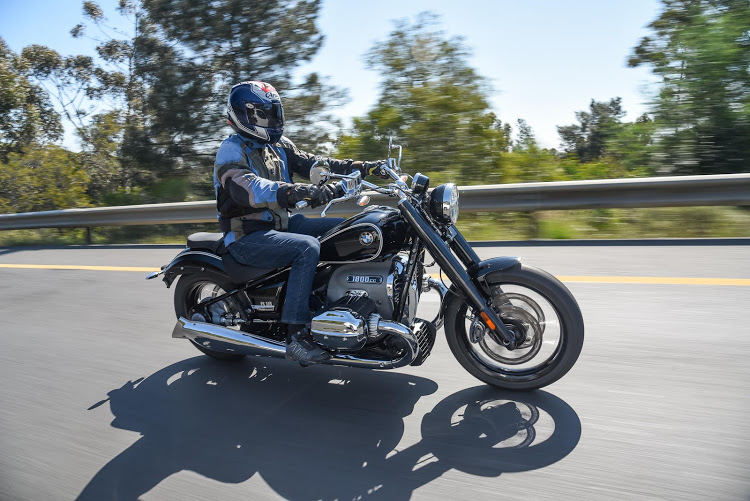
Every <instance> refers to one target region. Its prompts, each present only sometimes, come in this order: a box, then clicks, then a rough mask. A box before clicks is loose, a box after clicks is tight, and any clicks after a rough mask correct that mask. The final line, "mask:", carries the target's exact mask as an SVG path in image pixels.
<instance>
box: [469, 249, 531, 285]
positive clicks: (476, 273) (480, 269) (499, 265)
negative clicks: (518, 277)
mask: <svg viewBox="0 0 750 501" xmlns="http://www.w3.org/2000/svg"><path fill="white" fill-rule="evenodd" d="M520 267H521V258H520V257H505V256H504V257H493V258H490V259H487V260H485V261H482V262H480V263H479V264H478V265H477V266H475V267H474V268H473V269H472V270H469V274H470V275H471V276H472V278H473V279H474V281H475V282H476V283H477V284H478V285H479V286H480V287H481V289H482V292H484V293H485V294H490V288H489V285H487V279H488V278H491V277H493V276H495V275H497V274H499V273H502V272H504V271H515V270H517V269H519V268H520Z"/></svg>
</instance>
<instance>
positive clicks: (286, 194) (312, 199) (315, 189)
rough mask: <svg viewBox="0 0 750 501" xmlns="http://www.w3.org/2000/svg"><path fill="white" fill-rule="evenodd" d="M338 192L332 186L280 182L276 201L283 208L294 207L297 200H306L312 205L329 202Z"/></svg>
mask: <svg viewBox="0 0 750 501" xmlns="http://www.w3.org/2000/svg"><path fill="white" fill-rule="evenodd" d="M336 196H337V195H336V192H335V191H334V189H333V188H331V187H330V186H327V185H324V186H315V185H313V184H301V183H295V184H288V183H283V184H280V186H279V189H278V191H277V192H276V202H277V203H278V204H279V205H280V206H281V207H283V208H285V209H289V208H292V207H294V205H295V204H296V203H297V202H301V201H303V200H304V201H305V202H307V204H308V205H309V206H310V207H312V208H315V207H318V206H320V205H324V204H327V203H328V202H330V201H331V200H332V199H334V198H336Z"/></svg>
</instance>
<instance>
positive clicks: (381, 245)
mask: <svg viewBox="0 0 750 501" xmlns="http://www.w3.org/2000/svg"><path fill="white" fill-rule="evenodd" d="M360 226H371V227H372V228H375V231H377V232H378V241H379V242H380V246H379V247H378V251H377V252H376V253H375V254H374V255H373V256H372V257H370V258H367V259H360V260H359V261H320V262H321V263H323V264H337V263H346V264H354V263H367V262H369V261H374V260H375V259H377V258H378V257H379V256H380V253H381V252H383V232H382V231H380V228H378V227H377V226H375V225H374V224H372V223H358V224H355V225H352V226H349V227H348V228H343V229H341V230H339V231H337V232H336V233H332V234H331V235H328V236H326V237H325V238H324V239H322V240H321V241H320V243H321V245H322V244H323V242H326V241H328V240H330V239H332V238H333V237H335V236H336V235H340V234H341V233H344V232H345V231H349V230H351V229H353V228H358V227H360Z"/></svg>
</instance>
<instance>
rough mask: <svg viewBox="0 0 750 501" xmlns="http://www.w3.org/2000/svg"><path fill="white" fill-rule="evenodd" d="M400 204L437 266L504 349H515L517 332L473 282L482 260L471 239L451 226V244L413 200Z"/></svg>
mask: <svg viewBox="0 0 750 501" xmlns="http://www.w3.org/2000/svg"><path fill="white" fill-rule="evenodd" d="M398 207H399V210H400V211H401V214H402V215H403V216H404V219H406V221H407V222H409V223H410V225H411V227H412V228H413V229H414V231H415V232H416V233H417V236H419V238H420V240H422V242H423V243H424V245H425V247H426V248H427V250H428V251H430V255H431V256H432V257H433V259H435V261H436V262H437V264H438V266H440V268H441V269H442V270H443V271H444V272H445V274H446V275H448V278H449V279H450V280H451V282H453V284H454V285H455V286H456V287H457V288H458V289H459V290H460V291H461V292H463V294H464V296H466V301H467V302H468V303H469V305H470V306H471V307H472V308H474V310H475V311H476V312H477V313H478V316H479V318H480V319H481V320H482V323H483V324H484V325H485V326H486V327H487V328H488V329H490V331H492V332H494V333H495V334H496V335H497V338H498V339H499V340H500V341H501V342H502V344H503V346H504V347H505V348H507V349H508V350H513V349H515V348H516V346H517V340H516V337H515V335H514V334H513V333H512V332H509V331H508V329H506V327H505V324H503V322H502V320H500V318H499V317H498V316H497V314H496V313H495V311H494V310H493V309H492V307H491V306H490V303H489V301H488V300H487V299H486V298H485V297H484V296H483V295H482V294H481V293H480V291H479V289H478V288H477V285H478V284H475V283H474V280H473V279H472V277H471V276H470V275H469V272H468V271H467V270H469V271H475V268H476V266H477V265H478V264H479V262H480V259H479V256H477V254H476V252H474V249H472V248H471V246H470V245H469V242H467V241H466V239H465V238H464V237H463V235H461V233H459V232H458V230H456V228H455V227H453V226H451V227H450V229H449V239H450V243H451V246H450V247H449V246H448V245H447V244H446V243H445V242H444V241H443V239H442V238H441V237H440V235H439V234H438V233H437V232H436V231H435V230H434V229H433V228H432V226H431V225H430V224H428V223H427V221H424V218H423V217H422V216H421V215H420V214H419V211H418V210H417V209H416V208H415V207H414V206H413V205H412V204H411V202H409V201H408V200H401V201H400V202H399V205H398ZM454 251H455V255H454ZM456 256H458V258H457V257H456ZM459 259H460V261H459ZM462 264H463V266H462Z"/></svg>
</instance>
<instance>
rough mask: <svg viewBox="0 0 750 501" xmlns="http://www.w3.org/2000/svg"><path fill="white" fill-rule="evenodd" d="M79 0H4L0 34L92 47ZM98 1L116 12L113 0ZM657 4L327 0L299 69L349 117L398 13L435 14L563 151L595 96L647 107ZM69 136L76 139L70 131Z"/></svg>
mask: <svg viewBox="0 0 750 501" xmlns="http://www.w3.org/2000/svg"><path fill="white" fill-rule="evenodd" d="M248 1H252V0H248ZM82 3H83V2H82V1H80V0H26V1H22V0H0V36H2V37H3V38H4V39H5V41H6V43H8V45H9V46H10V47H11V49H13V50H15V51H20V50H21V49H22V48H23V47H25V46H26V45H30V44H32V43H38V44H43V45H49V46H50V47H52V48H54V49H56V50H57V51H58V52H61V53H63V54H73V53H93V49H92V44H91V43H90V42H88V41H86V40H74V39H72V38H71V37H70V35H69V32H70V29H71V28H72V27H73V26H75V25H76V24H77V23H79V22H81V20H82V14H81V5H82ZM99 3H100V5H101V6H102V8H103V9H104V11H105V13H107V14H109V15H110V17H111V18H113V19H116V18H117V15H116V13H115V10H114V7H115V5H116V4H117V1H116V0H101V1H100V2H99ZM660 6H661V3H660V2H659V1H658V0H567V1H564V2H563V1H559V0H473V1H472V2H467V3H463V2H456V1H444V0H378V1H371V0H323V6H322V9H321V12H320V16H319V18H318V27H319V29H320V31H321V32H322V33H323V34H325V37H326V38H325V41H324V44H323V46H322V48H321V50H320V51H319V52H318V54H317V55H316V56H315V58H314V59H313V60H312V61H311V62H310V63H308V64H305V65H304V66H302V67H301V68H300V69H299V74H300V75H301V74H304V73H307V72H310V71H316V72H318V73H320V74H321V75H324V76H327V77H329V78H330V80H331V81H332V82H334V84H335V85H336V86H338V87H343V88H346V89H348V91H349V96H350V102H349V103H348V104H347V105H346V106H344V107H342V108H340V109H338V110H337V114H338V115H339V116H340V117H341V118H343V119H344V122H345V123H346V124H350V123H351V118H352V117H355V116H363V115H365V114H366V113H367V111H369V110H370V109H371V107H372V106H373V105H374V104H375V102H376V101H377V98H378V94H379V91H378V84H379V82H380V80H381V76H380V75H378V74H377V73H376V72H373V71H370V70H368V69H367V68H366V65H365V62H364V55H365V53H366V52H367V51H368V50H369V49H370V48H372V47H373V46H374V45H375V44H377V43H379V42H383V41H384V40H385V39H386V38H387V37H388V33H389V32H390V31H391V30H392V28H393V23H392V21H393V20H395V19H402V18H410V19H412V20H413V19H415V16H416V15H417V14H418V13H420V12H423V11H432V12H434V13H436V14H438V15H440V16H441V22H442V28H443V29H444V31H445V32H446V34H447V35H449V36H461V37H464V43H465V45H466V46H467V47H468V48H469V49H470V50H471V51H472V56H471V59H470V64H471V66H472V67H474V68H475V69H476V70H477V73H478V74H479V75H482V76H483V77H485V78H487V79H488V81H489V82H490V84H491V87H492V89H493V90H492V93H491V96H490V103H491V107H492V108H493V111H494V112H495V113H496V114H497V115H498V117H499V118H500V119H501V120H503V121H504V122H510V123H511V124H515V122H516V120H517V119H519V118H523V119H524V120H526V121H527V122H528V124H529V125H530V126H531V127H532V128H533V130H534V132H535V134H536V136H537V139H538V140H539V143H540V144H541V145H542V146H543V147H548V148H557V147H559V145H560V139H559V136H558V135H557V129H556V127H557V126H558V125H567V124H571V123H574V122H575V112H576V111H580V110H584V109H587V108H588V105H589V103H590V102H591V100H592V99H596V100H597V101H602V100H609V99H611V98H613V97H621V98H622V102H623V107H624V109H625V111H626V112H627V116H626V120H635V118H637V117H638V116H639V115H641V114H642V113H644V112H645V111H646V110H647V104H648V101H649V99H650V97H649V96H650V95H652V93H653V88H654V83H655V82H656V79H655V78H654V77H653V75H652V74H651V73H650V71H649V69H648V68H629V67H628V66H627V62H626V61H627V58H628V56H629V54H630V53H631V51H632V48H633V47H634V46H635V45H636V44H637V43H638V41H639V40H640V38H641V37H642V36H644V35H646V34H647V32H648V31H647V29H646V27H647V25H648V24H649V23H650V22H651V21H653V20H654V19H655V18H656V17H657V15H658V13H659V11H660ZM30 27H31V28H33V29H30ZM251 77H252V78H254V79H256V78H257V79H262V75H251ZM271 83H273V82H271ZM282 99H283V95H282ZM292 139H293V138H292ZM65 143H66V146H68V147H71V146H73V144H72V143H74V141H73V139H72V138H71V137H70V136H68V137H67V138H66V141H65Z"/></svg>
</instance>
